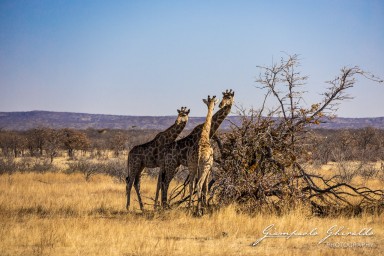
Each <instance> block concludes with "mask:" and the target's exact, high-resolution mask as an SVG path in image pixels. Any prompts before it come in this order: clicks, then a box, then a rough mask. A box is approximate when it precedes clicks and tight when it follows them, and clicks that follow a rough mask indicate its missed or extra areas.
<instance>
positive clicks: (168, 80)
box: [0, 0, 384, 117]
mask: <svg viewBox="0 0 384 256" xmlns="http://www.w3.org/2000/svg"><path fill="white" fill-rule="evenodd" d="M282 52H287V53H289V54H300V55H301V64H302V66H301V71H302V72H303V74H306V75H309V76H310V79H309V81H308V88H307V90H308V91H309V93H308V94H307V95H306V96H307V102H308V103H312V102H313V101H316V100H317V99H318V94H319V93H321V92H323V91H324V88H325V87H326V84H324V81H326V80H331V79H333V78H334V77H335V76H337V75H338V74H339V70H340V68H341V67H343V66H354V65H358V66H360V67H361V68H362V69H364V70H367V71H370V72H372V73H374V74H375V75H378V76H380V77H384V1H382V0H376V1H375V0H332V1H331V0H329V1H328V0H317V1H307V0H303V1H296V0H291V1H273V0H272V1H262V0H259V1H256V0H253V1H242V0H239V1H225V0H221V1H220V0H218V1H210V0H205V1H181V0H180V1H166V0H164V1H145V0H143V1H129V0H122V1H104V0H103V1H98V0H25V1H21V0H0V111H31V110H49V111H69V112H85V113H98V114H119V115H176V114H177V113H176V109H177V108H179V107H180V106H188V107H190V108H191V116H205V114H206V106H205V105H204V104H203V103H202V101H201V99H202V98H205V97H206V96H207V95H208V94H210V95H214V94H215V95H217V96H221V92H222V91H223V90H225V89H228V88H232V89H234V90H235V91H236V96H235V97H236V104H238V105H243V106H245V107H249V106H254V107H256V108H257V107H259V106H260V104H261V102H260V101H261V99H262V97H261V94H262V92H261V91H260V90H258V89H256V88H255V85H256V83H255V79H256V78H257V77H258V74H259V70H258V69H257V68H256V66H257V65H270V64H271V63H272V60H278V59H279V58H280V57H281V56H284V53H282ZM349 93H350V94H351V95H352V96H354V97H355V98H354V99H353V100H351V101H348V102H346V103H344V104H342V106H341V107H340V109H339V112H338V116H342V117H375V116H384V100H383V96H384V85H378V84H375V83H372V82H369V81H367V80H364V79H362V78H359V79H358V83H357V85H356V87H355V88H353V89H352V90H350V91H349Z"/></svg>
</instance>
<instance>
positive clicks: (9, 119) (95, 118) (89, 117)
mask: <svg viewBox="0 0 384 256" xmlns="http://www.w3.org/2000/svg"><path fill="white" fill-rule="evenodd" d="M175 118H176V117H175V116H120V115H100V114H84V113H69V112H50V111H29V112H0V129H6V130H28V129H32V128H35V127H50V128H56V129H57V128H74V129H88V128H94V129H155V130H162V129H166V128H167V127H169V126H170V125H171V124H173V122H174V121H175ZM204 119H205V117H190V118H189V122H188V124H187V127H186V129H192V128H193V127H195V126H196V125H198V124H200V123H202V122H204ZM228 119H229V120H231V121H232V122H234V123H239V117H236V116H231V117H229V118H228ZM367 126H371V127H375V128H379V129H384V117H377V118H336V119H334V120H332V121H331V122H328V123H324V124H321V125H319V126H317V127H318V128H326V129H343V128H353V129H357V128H363V127H367ZM229 127H230V122H229V121H228V120H226V121H224V122H223V124H222V125H221V128H222V129H228V128H229Z"/></svg>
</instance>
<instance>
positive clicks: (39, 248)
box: [0, 173, 384, 256]
mask: <svg viewBox="0 0 384 256" xmlns="http://www.w3.org/2000/svg"><path fill="white" fill-rule="evenodd" d="M377 185H378V186H382V184H381V183H378V184H377ZM154 189H155V181H154V180H151V179H149V178H145V177H144V179H143V181H142V193H143V195H147V196H148V195H150V196H153V195H154V192H155V191H154ZM132 199H136V194H135V193H134V192H133V193H132ZM146 201H147V202H148V203H149V202H151V201H150V200H149V199H146ZM124 206H125V184H122V183H115V182H114V181H113V179H112V178H110V177H107V176H102V175H97V176H94V177H92V179H91V180H90V181H89V182H86V181H85V180H84V177H83V175H81V174H71V175H68V174H63V173H45V174H37V173H24V174H20V173H16V174H13V175H11V176H9V175H2V176H0V248H1V250H0V255H82V256H85V255H151V256H155V255H278V254H281V255H334V254H338V255H380V252H382V251H383V250H384V246H383V244H384V222H383V220H382V216H381V217H380V216H365V215H364V216H362V217H359V218H353V219H347V218H333V219H331V218H323V219H321V218H315V217H310V216H309V215H308V214H307V211H305V210H302V211H300V210H297V211H295V212H292V213H291V214H287V215H285V216H280V217H278V216H271V215H268V216H267V215H256V216H249V215H246V214H241V213H236V207H235V206H229V207H226V208H223V209H221V210H220V211H218V212H215V213H213V214H212V215H206V216H204V217H202V218H194V217H191V216H190V215H188V214H187V213H186V212H184V210H182V209H175V210H170V211H166V212H156V213H155V212H153V210H152V209H151V208H152V207H151V206H147V209H148V211H147V212H144V213H141V212H140V211H139V210H138V209H139V206H138V204H137V202H136V201H135V200H134V202H133V210H132V211H131V212H130V213H127V212H126V211H125V209H124ZM131 209H132V208H131ZM270 224H275V226H276V230H275V231H278V232H293V231H294V230H298V231H299V232H309V231H310V230H311V229H313V228H317V231H318V235H317V236H314V237H296V238H291V239H288V240H287V239H284V238H273V239H272V238H269V239H265V240H264V241H262V242H261V243H260V244H259V245H257V246H256V247H252V246H250V244H251V243H252V242H254V241H255V240H256V239H257V238H260V237H262V236H263V235H262V231H263V229H264V228H266V227H267V226H268V225H270ZM333 225H338V226H340V227H341V226H345V227H346V229H345V231H360V229H362V228H365V227H369V228H372V229H373V232H374V235H373V236H369V237H332V238H329V239H328V240H327V242H329V243H332V245H335V246H339V247H340V246H356V245H357V244H356V243H366V244H370V245H374V248H370V247H367V246H366V245H365V246H364V247H362V248H357V247H348V248H331V247H330V246H331V244H326V243H324V244H318V242H319V241H320V239H321V238H323V237H324V236H325V235H326V232H327V230H328V229H329V228H330V227H331V226H333Z"/></svg>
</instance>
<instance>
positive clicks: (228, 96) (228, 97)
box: [219, 89, 235, 108]
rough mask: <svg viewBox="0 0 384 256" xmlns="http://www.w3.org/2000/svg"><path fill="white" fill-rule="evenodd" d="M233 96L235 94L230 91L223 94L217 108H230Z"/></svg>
mask: <svg viewBox="0 0 384 256" xmlns="http://www.w3.org/2000/svg"><path fill="white" fill-rule="evenodd" d="M234 96H235V92H234V91H232V89H230V90H229V91H228V90H226V91H225V92H223V99H222V100H221V102H220V105H219V108H223V107H225V106H231V105H232V104H233V97H234Z"/></svg>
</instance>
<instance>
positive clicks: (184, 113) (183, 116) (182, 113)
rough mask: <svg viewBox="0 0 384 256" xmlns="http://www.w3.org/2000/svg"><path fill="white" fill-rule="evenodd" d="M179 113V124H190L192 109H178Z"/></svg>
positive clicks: (177, 120) (177, 121)
mask: <svg viewBox="0 0 384 256" xmlns="http://www.w3.org/2000/svg"><path fill="white" fill-rule="evenodd" d="M177 112H178V113H179V115H178V116H177V119H176V123H177V124H181V123H186V122H188V115H189V112H190V109H187V107H181V109H178V110H177Z"/></svg>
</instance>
